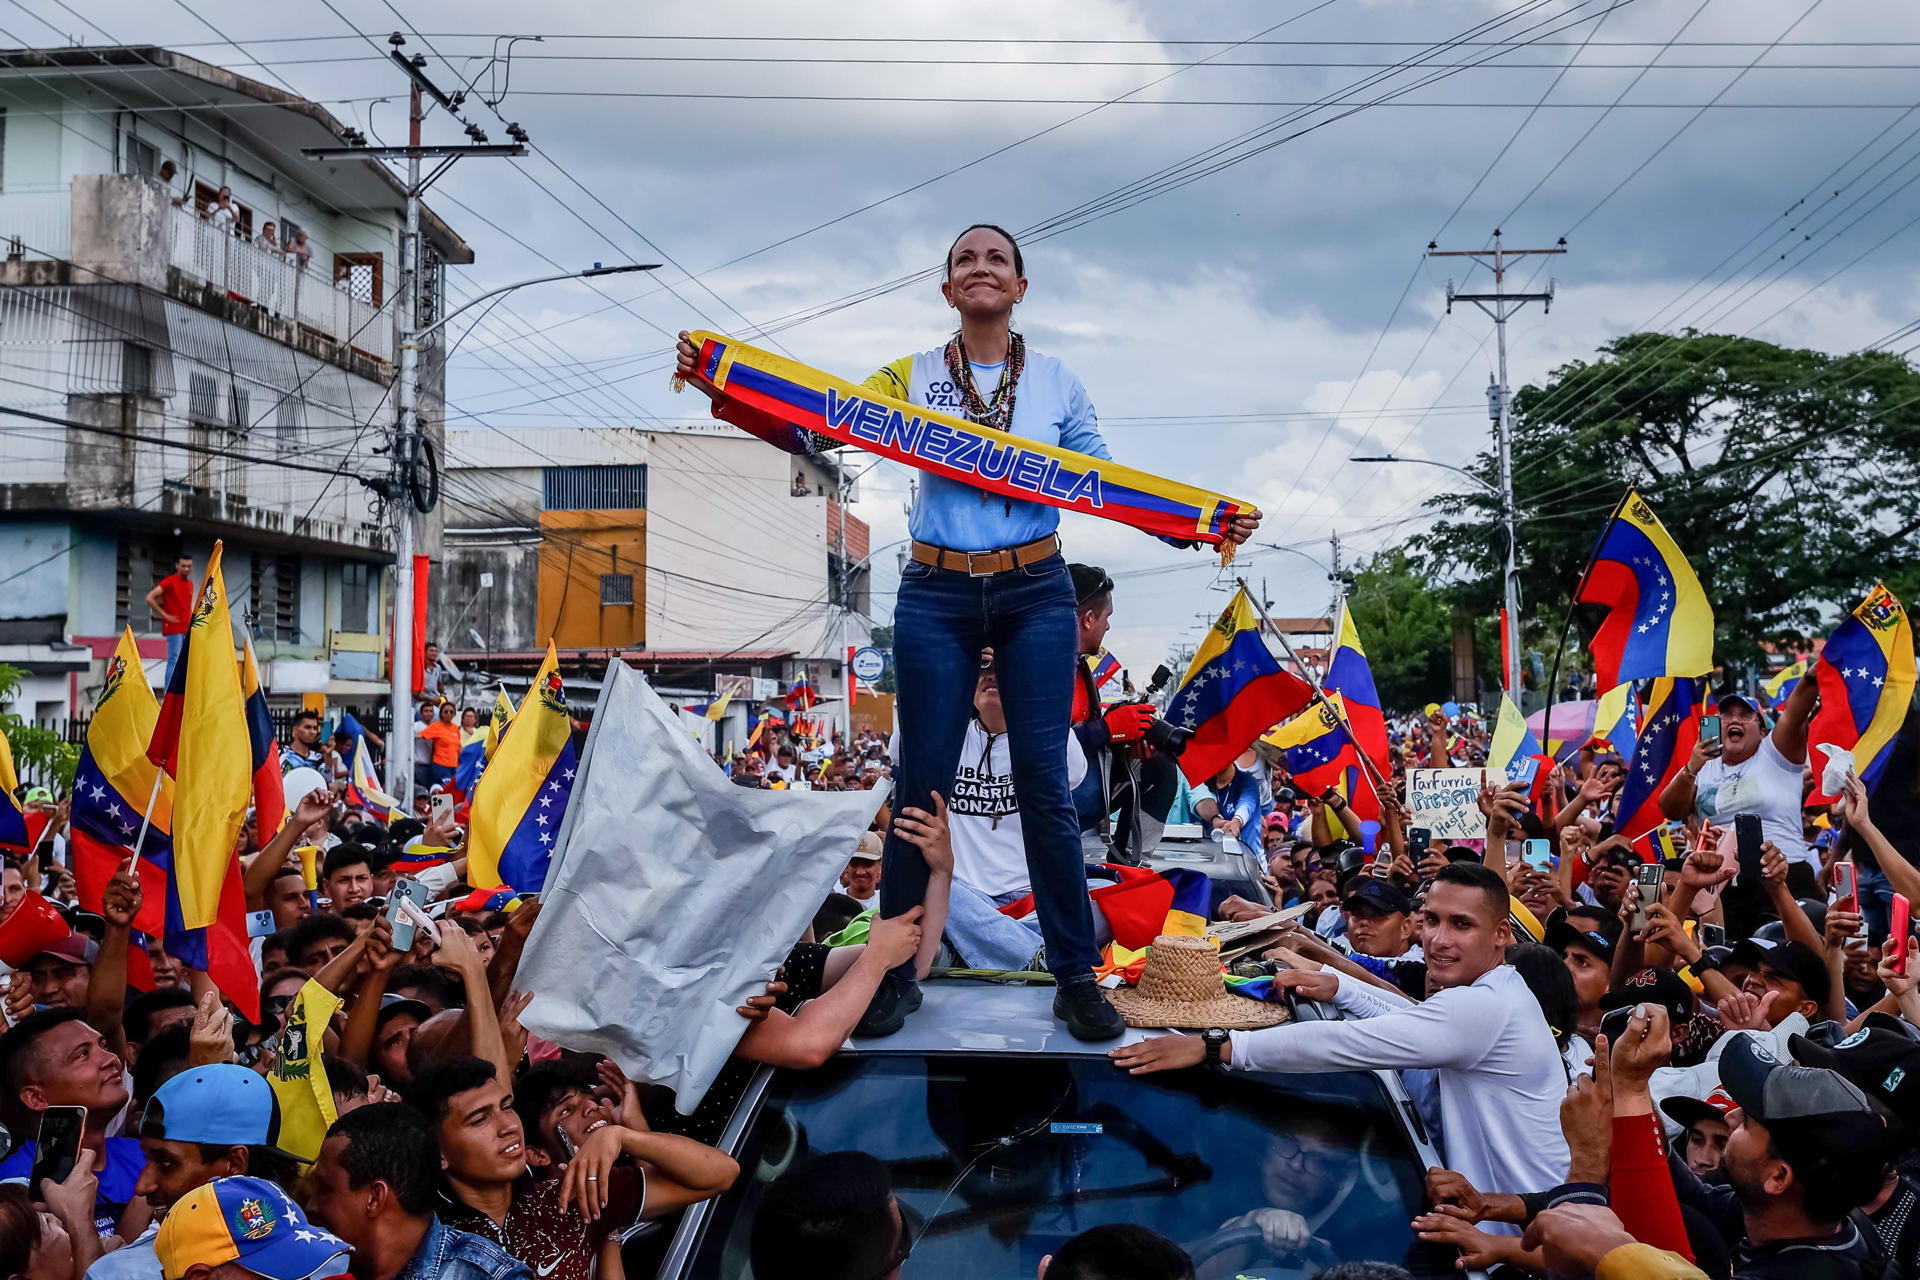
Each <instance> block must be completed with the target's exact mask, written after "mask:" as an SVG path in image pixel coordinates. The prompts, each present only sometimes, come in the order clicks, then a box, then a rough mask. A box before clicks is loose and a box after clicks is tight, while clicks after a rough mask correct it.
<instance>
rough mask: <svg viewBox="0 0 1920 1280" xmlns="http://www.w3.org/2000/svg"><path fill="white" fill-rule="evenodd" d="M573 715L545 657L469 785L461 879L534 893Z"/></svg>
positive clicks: (552, 828)
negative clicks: (481, 769) (471, 788)
mask: <svg viewBox="0 0 1920 1280" xmlns="http://www.w3.org/2000/svg"><path fill="white" fill-rule="evenodd" d="M575 765H576V761H575V757H574V751H573V721H572V719H571V718H570V717H569V716H568V715H567V696H566V690H565V688H564V687H563V685H562V683H561V680H560V659H559V655H558V654H556V653H555V652H554V648H553V644H552V642H551V641H549V642H548V644H547V657H546V660H545V661H544V662H542V663H541V664H540V669H539V670H538V671H537V672H535V673H534V677H533V684H532V685H531V686H530V687H529V688H528V689H527V696H526V697H525V698H524V699H522V700H521V703H520V710H519V711H518V712H516V713H515V715H514V717H513V732H512V733H510V734H508V735H507V736H506V737H505V738H504V739H502V741H501V743H500V748H499V750H498V751H497V752H496V753H495V754H494V758H493V759H492V761H491V762H489V763H488V765H487V770H486V772H485V773H483V774H481V775H480V781H479V783H478V784H477V785H476V786H475V788H474V793H473V807H472V811H471V815H470V820H469V825H468V835H467V844H468V852H467V881H468V883H470V884H472V885H474V886H475V887H476V888H482V889H495V888H499V887H500V886H501V885H513V886H515V887H517V888H519V889H522V890H524V891H527V892H533V893H537V892H539V890H540V886H542V885H544V884H545V883H546V882H547V868H548V866H549V865H550V864H551V862H552V859H553V842H554V837H555V836H556V835H557V834H559V831H560V819H561V817H562V816H563V815H564V814H565V813H566V811H567V800H568V798H569V797H570V796H571V795H572V794H573V775H574V772H575Z"/></svg>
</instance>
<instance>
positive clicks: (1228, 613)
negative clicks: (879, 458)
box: [1167, 587, 1313, 786]
mask: <svg viewBox="0 0 1920 1280" xmlns="http://www.w3.org/2000/svg"><path fill="white" fill-rule="evenodd" d="M1311 701H1313V686H1312V685H1310V684H1308V683H1307V682H1306V681H1305V680H1302V679H1301V678H1300V677H1299V676H1297V675H1294V674H1293V673H1292V672H1291V671H1284V670H1282V669H1281V667H1280V663H1279V662H1278V661H1276V660H1275V658H1274V656H1273V654H1272V652H1271V651H1269V650H1268V648H1267V642H1266V641H1265V640H1264V639H1263V638H1261V635H1260V623H1259V620H1258V619H1257V618H1256V617H1255V616H1254V609H1253V601H1252V600H1251V599H1250V598H1249V597H1248V596H1247V589H1246V588H1245V587H1238V588H1236V589H1235V590H1234V593H1233V599H1232V600H1230V601H1229V602H1228V603H1227V607H1226V608H1225V609H1223V610H1222V611H1221V613H1220V617H1219V618H1218V620H1216V621H1215V622H1214V624H1213V626H1212V627H1210V628H1209V629H1208V630H1207V635H1206V638H1205V639H1204V640H1202V641H1201V642H1200V648H1199V650H1198V651H1197V652H1195V653H1194V655H1193V662H1192V663H1191V664H1190V665H1189V666H1188V667H1187V674H1186V675H1185V677H1183V678H1182V679H1181V681H1180V687H1179V688H1178V689H1175V690H1174V692H1173V699H1172V700H1171V701H1170V702H1168V704H1167V720H1168V721H1169V722H1170V723H1172V724H1176V725H1178V726H1179V727H1180V728H1182V729H1185V730H1187V732H1189V733H1191V734H1192V735H1193V737H1192V739H1191V740H1190V741H1189V742H1188V743H1187V749H1186V750H1185V751H1184V752H1182V753H1181V756H1180V772H1181V773H1182V774H1184V775H1186V779H1187V781H1188V782H1190V783H1192V784H1194V785H1195V786H1198V785H1199V784H1200V783H1202V782H1204V781H1205V780H1206V779H1208V778H1210V777H1212V776H1213V775H1215V774H1217V773H1219V772H1220V770H1221V769H1222V768H1223V767H1224V766H1226V765H1229V764H1231V763H1233V761H1234V760H1235V759H1236V758H1238V756H1239V755H1240V753H1241V752H1243V751H1245V750H1246V749H1247V748H1248V747H1250V746H1252V745H1253V743H1254V739H1256V738H1258V737H1259V736H1260V735H1261V734H1263V733H1265V732H1266V731H1267V730H1268V729H1270V728H1272V727H1273V726H1274V725H1276V724H1279V723H1280V722H1281V721H1282V720H1285V719H1287V718H1288V717H1289V716H1292V715H1293V714H1295V713H1296V712H1298V711H1299V710H1301V709H1302V708H1303V707H1305V706H1306V705H1307V704H1308V703H1309V702H1311Z"/></svg>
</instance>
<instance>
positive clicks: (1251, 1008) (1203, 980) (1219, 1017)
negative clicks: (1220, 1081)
mask: <svg viewBox="0 0 1920 1280" xmlns="http://www.w3.org/2000/svg"><path fill="white" fill-rule="evenodd" d="M1107 999H1109V1000H1111V1001H1113V1007H1114V1008H1116V1009H1118V1010H1119V1011H1120V1016H1121V1017H1123V1018H1125V1019H1126V1020H1127V1025H1128V1026H1130V1027H1199V1028H1207V1027H1219V1028H1221V1029H1222V1030H1226V1031H1247V1030H1250V1029H1252V1028H1254V1027H1271V1026H1273V1025H1275V1024H1276V1023H1281V1022H1285V1021H1286V1020H1287V1011H1286V1008H1285V1007H1284V1006H1282V1005H1277V1004H1267V1003H1265V1002H1264V1001H1260V1000H1250V999H1248V998H1247V997H1246V996H1236V995H1229V994H1228V993H1227V984H1226V982H1225V981H1224V980H1223V979H1222V978H1221V976H1220V951H1219V949H1218V948H1216V947H1215V946H1214V945H1213V943H1211V942H1209V941H1207V940H1206V939H1205V938H1188V937H1180V936H1177V935H1174V934H1162V935H1161V936H1160V937H1158V938H1155V939H1154V940H1153V947H1152V948H1151V949H1150V950H1149V951H1148V952H1147V963H1146V967H1145V968H1143V969H1142V970H1141V971H1140V985H1139V986H1137V987H1130V988H1129V987H1121V988H1118V989H1117V990H1113V991H1109V992H1107Z"/></svg>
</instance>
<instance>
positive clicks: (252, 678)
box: [240, 636, 305, 845]
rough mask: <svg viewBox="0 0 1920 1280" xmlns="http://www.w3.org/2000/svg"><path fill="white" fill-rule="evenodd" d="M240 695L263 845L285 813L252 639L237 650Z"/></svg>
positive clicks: (274, 744)
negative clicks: (243, 701)
mask: <svg viewBox="0 0 1920 1280" xmlns="http://www.w3.org/2000/svg"><path fill="white" fill-rule="evenodd" d="M240 692H241V694H242V695H243V696H244V697H245V699H246V708H247V742H248V744H249V745H250V746H252V748H253V820H254V822H255V824H256V825H257V829H258V831H259V837H260V843H261V844H262V845H264V844H266V842H267V841H269V840H271V839H273V837H274V836H276V835H278V834H279V832H280V827H281V825H282V824H283V823H285V822H286V820H287V813H288V810H287V795H286V792H285V791H284V790H283V789H282V788H281V786H280V744H279V743H278V742H275V741H274V738H273V716H272V714H271V713H269V712H268V710H267V693H266V690H265V689H263V688H261V687H260V664H259V662H258V661H257V660H256V659H255V658H254V656H253V637H252V636H248V637H247V638H246V641H245V643H244V644H243V645H242V647H241V650H240ZM300 798H301V799H305V797H304V796H303V797H300Z"/></svg>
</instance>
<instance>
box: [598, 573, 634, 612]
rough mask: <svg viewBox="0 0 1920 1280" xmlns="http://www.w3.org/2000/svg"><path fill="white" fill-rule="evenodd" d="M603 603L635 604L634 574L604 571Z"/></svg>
mask: <svg viewBox="0 0 1920 1280" xmlns="http://www.w3.org/2000/svg"><path fill="white" fill-rule="evenodd" d="M600 603H601V604H623V605H632V604H633V575H632V574H630V573H603V574H601V575H600Z"/></svg>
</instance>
